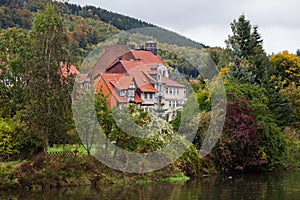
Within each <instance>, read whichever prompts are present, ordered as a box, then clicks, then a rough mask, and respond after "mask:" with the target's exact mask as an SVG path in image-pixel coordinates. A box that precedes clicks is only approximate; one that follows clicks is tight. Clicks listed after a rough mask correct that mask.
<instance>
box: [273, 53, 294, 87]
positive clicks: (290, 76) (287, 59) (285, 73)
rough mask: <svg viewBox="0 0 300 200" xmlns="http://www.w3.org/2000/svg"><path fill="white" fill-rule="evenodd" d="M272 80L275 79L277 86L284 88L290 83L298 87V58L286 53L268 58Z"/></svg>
mask: <svg viewBox="0 0 300 200" xmlns="http://www.w3.org/2000/svg"><path fill="white" fill-rule="evenodd" d="M270 64H271V69H272V76H273V78H277V79H278V81H277V85H279V86H280V87H283V88H284V87H286V86H287V85H288V84H290V83H294V84H296V85H297V86H299V85H300V58H299V57H298V56H297V55H295V54H291V53H289V52H288V51H283V52H281V53H278V54H274V55H272V56H271V58H270Z"/></svg>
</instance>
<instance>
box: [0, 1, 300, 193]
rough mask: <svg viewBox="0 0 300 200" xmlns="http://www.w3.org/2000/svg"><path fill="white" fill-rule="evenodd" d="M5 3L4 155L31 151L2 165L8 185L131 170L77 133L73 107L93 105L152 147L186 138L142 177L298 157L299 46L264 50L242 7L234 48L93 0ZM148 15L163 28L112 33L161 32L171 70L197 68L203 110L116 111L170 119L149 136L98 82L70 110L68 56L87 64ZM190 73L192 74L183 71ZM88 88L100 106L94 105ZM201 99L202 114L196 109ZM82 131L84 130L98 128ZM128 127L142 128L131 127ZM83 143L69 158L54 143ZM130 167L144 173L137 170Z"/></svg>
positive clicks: (136, 145)
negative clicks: (168, 113) (169, 113)
mask: <svg viewBox="0 0 300 200" xmlns="http://www.w3.org/2000/svg"><path fill="white" fill-rule="evenodd" d="M0 6H1V7H0V23H1V30H0V105H1V107H0V161H2V160H4V161H16V160H19V159H25V161H20V162H19V161H16V162H17V164H16V166H14V167H11V166H12V165H14V163H10V162H4V164H3V165H1V166H0V169H1V170H0V189H3V188H7V187H8V188H13V187H15V186H18V187H22V184H25V185H26V186H28V188H32V187H33V186H32V185H34V184H37V185H43V187H44V185H52V184H57V185H61V184H62V183H65V184H67V183H70V182H71V181H70V179H72V178H73V179H72V181H76V180H77V179H80V180H85V183H86V182H89V184H93V185H98V184H99V183H100V182H102V181H104V182H105V181H108V182H111V183H115V182H116V179H122V177H123V178H124V176H125V175H124V174H123V173H121V172H117V171H115V170H112V169H109V168H108V167H106V166H104V165H103V164H99V163H98V164H95V160H92V158H91V157H90V154H92V150H93V149H92V147H91V146H89V145H88V144H84V141H80V139H79V137H78V135H77V131H78V129H76V128H75V122H74V119H73V114H74V115H75V114H76V115H78V117H80V118H81V119H83V122H84V124H88V123H89V122H88V121H84V119H86V118H88V117H89V116H90V113H91V112H96V118H97V121H98V122H99V124H100V126H101V128H102V130H103V132H104V133H105V136H106V137H107V138H109V139H110V141H114V142H115V144H116V145H117V146H118V147H121V148H122V149H125V150H127V151H130V152H135V153H139V154H144V153H145V152H153V151H156V150H159V149H161V148H164V147H165V146H166V145H168V143H170V142H171V141H175V143H176V144H177V147H178V149H179V148H183V147H188V148H187V149H186V151H185V153H183V155H182V156H181V157H179V158H178V159H176V161H174V162H173V163H171V164H170V165H169V166H166V167H165V168H163V169H161V170H159V171H157V172H155V173H149V174H143V173H142V174H141V175H140V176H141V177H142V178H143V179H147V178H149V179H152V180H157V179H158V178H157V177H170V176H172V175H175V176H182V175H186V176H198V175H202V174H215V173H229V172H239V173H245V172H265V171H272V170H283V169H291V168H299V167H300V58H299V55H297V54H293V53H290V52H288V51H284V50H283V51H282V52H280V53H277V54H274V55H271V56H270V55H267V54H266V52H265V50H264V47H263V38H262V37H261V35H260V33H259V28H258V27H257V26H253V25H252V24H251V22H250V21H249V20H248V19H246V16H245V15H241V16H239V17H238V18H237V19H235V20H233V22H232V23H231V24H230V27H231V32H232V33H231V35H230V36H229V37H228V38H227V39H226V41H225V43H226V48H203V47H205V46H204V45H202V44H199V43H195V42H192V41H191V40H189V39H187V38H184V37H181V36H179V35H177V34H174V33H169V34H167V33H168V31H165V30H163V29H160V28H157V27H155V26H154V25H151V24H148V23H146V22H142V21H140V20H136V19H133V18H130V17H126V16H123V15H119V14H115V13H112V12H109V11H106V10H103V9H100V8H95V7H93V6H86V7H81V6H77V5H73V4H68V3H58V2H52V1H49V0H44V1H43V0H39V1H35V0H13V1H8V0H1V1H0ZM149 26H150V27H152V28H157V29H152V30H157V32H146V33H145V32H139V31H133V32H132V34H131V35H126V34H125V37H123V38H122V37H120V38H117V39H116V40H114V39H115V38H113V39H112V40H113V41H114V42H116V43H122V44H128V43H129V44H132V43H134V44H136V45H137V44H142V43H143V42H145V40H155V41H157V42H160V43H159V44H158V47H159V48H158V55H159V56H161V58H162V59H163V60H164V62H165V64H166V65H167V66H168V67H169V68H170V71H171V76H173V77H175V76H176V73H178V72H181V73H184V76H185V77H186V79H192V80H189V81H190V83H191V84H190V86H191V87H192V88H191V91H190V94H191V96H190V99H189V104H191V105H192V104H193V103H198V105H197V107H199V111H198V110H197V109H193V110H188V108H189V104H187V111H188V112H187V113H185V112H183V111H182V112H181V111H178V112H177V113H176V117H175V118H173V120H172V121H170V122H164V123H162V122H161V121H159V120H158V121H155V120H156V118H154V117H153V115H152V113H150V112H148V111H145V110H143V109H140V108H137V107H135V106H133V105H128V106H127V107H124V108H125V109H124V110H126V111H127V110H128V114H127V115H123V114H124V113H122V112H117V113H118V114H119V115H122V116H121V117H123V118H124V119H132V120H133V121H134V122H135V124H137V125H138V126H140V127H147V126H148V125H151V124H155V123H157V124H159V123H161V124H159V127H160V128H161V127H162V128H163V130H162V131H160V130H158V129H157V127H156V128H153V129H150V130H148V131H149V135H152V136H153V137H150V138H137V137H133V136H132V135H130V134H128V132H126V131H124V130H122V129H121V128H119V127H118V124H117V123H116V122H115V120H114V117H116V116H113V114H115V113H116V112H114V109H110V108H108V107H107V102H106V98H107V97H105V96H104V95H103V94H102V93H101V92H100V93H98V94H96V95H95V94H94V91H91V90H89V91H86V92H87V95H86V96H87V97H88V98H87V99H86V101H82V102H79V104H78V105H77V104H76V105H77V106H79V107H81V108H86V110H83V111H84V112H82V113H80V112H78V113H72V105H71V104H72V98H71V94H72V92H73V84H74V77H73V76H71V75H70V76H62V73H63V71H62V69H61V65H62V62H63V63H65V64H66V65H67V67H68V66H69V64H70V62H71V63H74V64H76V65H78V66H80V63H81V62H82V60H83V58H84V57H85V56H86V55H87V54H88V53H89V52H90V51H91V50H92V49H94V47H96V46H97V44H98V43H100V42H104V41H107V40H108V41H109V42H110V41H111V40H110V39H109V38H110V37H111V36H113V35H115V34H118V33H121V32H122V30H130V29H132V28H145V27H149ZM142 30H147V29H142ZM148 30H149V29H148ZM161 33H164V34H161ZM170 39H171V40H172V41H170ZM204 72H207V74H205V73H204ZM220 82H222V84H223V85H224V88H225V89H224V88H223V89H224V90H225V91H226V97H224V98H223V99H219V101H217V102H216V101H215V99H214V97H219V96H218V95H219V93H216V92H215V91H219V90H220V86H219V85H218V84H216V83H220ZM184 83H185V84H187V85H189V83H188V81H187V80H185V82H184ZM221 88H222V87H221ZM90 97H94V99H93V98H90ZM91 99H92V100H93V101H94V102H93V103H95V109H92V110H89V107H88V103H89V102H90V101H91ZM73 100H74V99H73ZM75 100H76V98H75ZM193 105H194V104H193ZM215 107H219V108H220V109H219V110H218V111H219V112H217V113H216V112H215V111H214V109H215ZM85 111H86V112H85ZM195 111H197V113H196V116H195V118H188V117H190V115H189V114H190V113H193V112H195ZM174 114H175V113H174ZM221 114H226V115H224V116H225V119H224V128H223V132H222V134H221V135H220V138H218V139H219V140H218V141H217V143H216V145H215V146H214V148H213V149H212V150H211V151H210V152H207V155H206V156H205V157H200V156H199V152H198V151H199V149H201V148H202V146H203V142H205V141H206V140H205V138H207V135H206V134H207V133H206V131H207V129H208V128H209V127H210V122H211V119H212V117H215V118H217V120H219V121H221V122H222V119H221V118H220V119H219V118H218V117H219V116H221ZM124 116H125V117H124ZM185 117H187V118H185ZM186 119H188V120H187V121H188V122H189V123H191V124H193V125H195V126H196V127H197V131H196V136H195V138H194V140H193V141H192V144H190V143H189V144H188V145H186V144H187V141H186V139H184V138H181V137H178V136H177V134H178V133H179V131H180V124H181V122H182V121H185V120H186ZM221 124H222V123H221ZM85 131H86V134H87V135H88V134H90V132H91V131H90V130H88V129H86V130H85ZM127 131H130V132H134V131H136V130H135V129H134V128H130V127H129V128H128V130H127ZM188 131H189V130H187V132H188ZM93 134H94V133H93ZM208 139H209V140H210V139H211V138H208ZM107 141H108V140H107ZM82 143H83V144H84V145H85V147H86V148H85V149H84V150H80V151H82V152H83V151H84V152H85V153H82V152H80V153H82V154H80V156H78V157H76V156H77V153H78V152H79V150H78V148H77V149H76V151H74V153H75V152H76V153H75V155H76V156H75V158H72V160H71V161H69V162H66V163H63V162H62V161H61V160H59V162H55V161H53V162H52V161H51V162H49V159H48V158H49V157H47V156H48V153H49V149H50V148H54V147H55V146H56V145H66V144H69V145H75V146H77V147H78V146H80V145H82ZM177 147H176V148H177ZM109 148H110V145H109V144H108V142H106V144H105V146H104V148H103V149H104V150H105V152H104V154H103V155H110V154H112V155H113V157H114V158H118V156H120V155H118V153H116V151H109ZM171 150H174V151H176V149H171ZM174 151H169V155H166V157H165V159H171V158H172V156H173V153H174ZM71 153H72V152H71ZM121 159H122V158H121ZM125 160H126V159H125ZM5 163H7V164H5ZM49 163H50V164H49ZM158 163H159V162H158ZM135 164H136V163H132V162H131V163H129V162H128V163H126V165H128V166H130V165H135ZM137 164H138V165H140V166H142V165H144V164H145V165H147V164H148V163H137ZM68 169H70V170H68ZM76 170H78V171H80V173H76ZM66 171H67V172H66ZM85 173H88V175H86V174H85ZM83 175H84V176H85V175H86V177H82V176H83ZM115 177H117V178H115ZM129 177H130V180H136V179H134V177H135V178H136V177H138V175H137V176H135V175H131V176H129ZM76 184H77V185H80V183H78V182H76ZM52 186H53V185H52Z"/></svg>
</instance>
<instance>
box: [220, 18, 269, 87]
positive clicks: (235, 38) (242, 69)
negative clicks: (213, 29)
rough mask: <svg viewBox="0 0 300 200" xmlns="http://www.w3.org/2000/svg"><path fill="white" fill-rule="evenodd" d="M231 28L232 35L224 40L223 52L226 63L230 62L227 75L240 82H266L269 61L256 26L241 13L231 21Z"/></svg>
mask: <svg viewBox="0 0 300 200" xmlns="http://www.w3.org/2000/svg"><path fill="white" fill-rule="evenodd" d="M231 30H232V33H233V35H232V36H229V38H228V40H227V41H226V44H227V51H225V52H224V54H227V59H228V60H227V63H228V62H229V61H230V62H231V64H230V65H229V67H230V69H231V72H229V73H230V74H229V77H232V78H234V79H237V80H238V81H240V82H242V83H251V84H254V83H259V84H260V83H263V82H266V81H267V80H268V79H269V76H268V75H269V69H268V67H269V63H268V58H267V55H266V53H265V52H264V49H263V46H262V44H263V40H262V39H261V36H260V34H259V33H258V27H257V26H254V27H252V26H251V24H250V21H249V20H246V18H245V15H241V16H240V17H239V18H238V20H234V21H233V22H232V23H231ZM223 58H224V59H226V57H223ZM222 62H223V63H224V61H222ZM225 63H226V62H225ZM223 67H224V66H223Z"/></svg>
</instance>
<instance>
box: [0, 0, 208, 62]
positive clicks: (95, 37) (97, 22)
mask: <svg viewBox="0 0 300 200" xmlns="http://www.w3.org/2000/svg"><path fill="white" fill-rule="evenodd" d="M47 2H48V0H12V1H11V0H1V1H0V29H7V28H13V27H14V28H22V29H24V30H30V29H31V28H32V22H33V18H34V17H35V15H36V14H37V12H38V11H42V10H43V9H44V6H45V4H46V3H47ZM57 4H60V5H59V9H60V10H61V12H62V13H63V14H64V15H65V18H64V23H65V26H66V29H67V35H68V38H69V41H70V45H71V46H70V48H69V49H70V50H71V51H72V54H73V55H74V58H75V60H74V61H73V62H74V63H80V61H81V60H82V59H83V58H84V57H85V56H86V55H87V54H88V53H89V52H90V51H91V50H92V49H93V48H94V47H95V45H96V44H98V43H100V42H102V41H104V40H105V39H107V38H109V37H111V36H112V35H114V34H116V33H119V32H121V31H127V30H132V29H136V28H143V27H155V26H154V25H152V24H150V23H147V22H143V21H141V20H138V19H134V18H131V17H128V16H124V15H121V14H117V13H114V12H110V11H107V10H105V9H101V8H96V7H94V6H85V7H81V6H80V5H75V4H70V3H64V4H63V3H57ZM148 30H149V29H148ZM157 30H161V31H160V32H157V31H155V32H151V31H144V32H143V33H142V34H143V35H147V36H150V37H154V38H163V40H164V42H167V43H169V44H175V45H178V46H190V47H194V48H198V49H201V48H203V47H206V46H205V45H202V44H200V43H197V42H194V41H192V40H191V39H188V38H185V37H182V36H180V35H179V34H176V33H173V32H166V31H164V30H163V29H157ZM139 32H141V30H140V31H139ZM158 35H159V36H160V37H157V36H158Z"/></svg>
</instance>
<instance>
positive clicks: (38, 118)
mask: <svg viewBox="0 0 300 200" xmlns="http://www.w3.org/2000/svg"><path fill="white" fill-rule="evenodd" d="M32 37H33V39H34V56H33V58H32V59H31V60H30V61H31V65H30V76H29V77H28V79H29V80H28V87H27V89H28V93H29V102H28V106H27V111H28V120H29V121H30V123H31V124H32V128H33V130H35V131H36V132H38V133H40V134H41V135H42V136H43V137H44V139H45V145H46V150H47V147H48V142H49V144H50V145H52V144H60V143H62V142H63V141H64V139H65V138H66V132H67V130H66V123H65V121H66V119H67V118H68V116H70V115H69V114H70V108H71V107H70V105H71V103H70V102H71V100H70V95H69V94H70V89H71V87H72V84H71V81H70V80H68V78H71V77H68V78H65V77H63V76H62V72H61V67H60V66H61V62H64V63H66V60H67V52H66V46H67V37H66V34H65V30H64V27H63V22H62V17H61V14H60V13H59V12H58V11H57V9H56V8H55V7H54V6H53V5H48V6H47V7H46V9H45V11H44V12H42V13H39V14H37V15H36V18H35V20H34V24H33V32H32ZM67 83H69V84H67Z"/></svg>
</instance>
